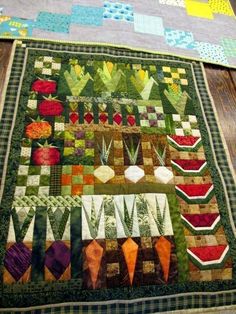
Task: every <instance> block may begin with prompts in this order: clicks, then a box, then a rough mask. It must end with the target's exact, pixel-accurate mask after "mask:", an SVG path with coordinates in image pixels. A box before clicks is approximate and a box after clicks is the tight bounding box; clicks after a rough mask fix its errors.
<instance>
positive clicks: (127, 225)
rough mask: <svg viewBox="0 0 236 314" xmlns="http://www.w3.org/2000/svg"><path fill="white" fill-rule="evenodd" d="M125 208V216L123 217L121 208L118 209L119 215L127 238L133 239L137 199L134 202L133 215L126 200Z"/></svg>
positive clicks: (124, 201) (124, 202)
mask: <svg viewBox="0 0 236 314" xmlns="http://www.w3.org/2000/svg"><path fill="white" fill-rule="evenodd" d="M123 206H124V215H122V213H121V210H120V208H119V207H118V208H117V210H118V214H119V217H120V220H121V223H122V226H123V228H124V232H125V235H126V236H127V237H131V236H132V232H133V224H134V219H133V218H134V206H135V198H134V201H133V205H132V210H131V214H129V211H128V208H127V204H126V200H125V198H123Z"/></svg>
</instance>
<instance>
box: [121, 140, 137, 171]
mask: <svg viewBox="0 0 236 314" xmlns="http://www.w3.org/2000/svg"><path fill="white" fill-rule="evenodd" d="M123 141H124V146H125V149H126V152H127V154H128V157H129V161H130V164H131V165H135V164H136V162H137V159H138V154H139V148H140V144H141V141H140V140H139V142H138V144H137V145H135V144H134V140H133V137H130V145H129V146H128V145H127V143H126V141H125V140H123Z"/></svg>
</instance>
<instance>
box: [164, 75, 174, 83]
mask: <svg viewBox="0 0 236 314" xmlns="http://www.w3.org/2000/svg"><path fill="white" fill-rule="evenodd" d="M165 83H167V84H173V83H174V81H173V79H172V78H170V77H165Z"/></svg>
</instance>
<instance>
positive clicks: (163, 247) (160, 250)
mask: <svg viewBox="0 0 236 314" xmlns="http://www.w3.org/2000/svg"><path fill="white" fill-rule="evenodd" d="M166 208H167V204H166V200H165V205H164V209H163V213H161V209H160V206H159V204H158V200H157V197H156V215H155V214H154V213H153V211H152V210H150V212H151V214H152V216H153V219H154V221H155V223H156V226H157V229H158V231H159V233H160V238H159V239H158V240H157V241H156V243H155V250H156V253H157V255H158V257H159V260H160V264H161V268H162V271H163V276H164V280H165V281H166V282H167V281H168V278H169V269H170V257H171V243H170V241H169V240H167V239H166V238H165V236H164V234H165V220H166Z"/></svg>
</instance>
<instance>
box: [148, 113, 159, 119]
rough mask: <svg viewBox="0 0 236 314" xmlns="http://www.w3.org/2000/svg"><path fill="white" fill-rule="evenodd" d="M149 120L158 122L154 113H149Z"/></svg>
mask: <svg viewBox="0 0 236 314" xmlns="http://www.w3.org/2000/svg"><path fill="white" fill-rule="evenodd" d="M148 119H149V120H157V114H156V113H153V112H150V113H148Z"/></svg>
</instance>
